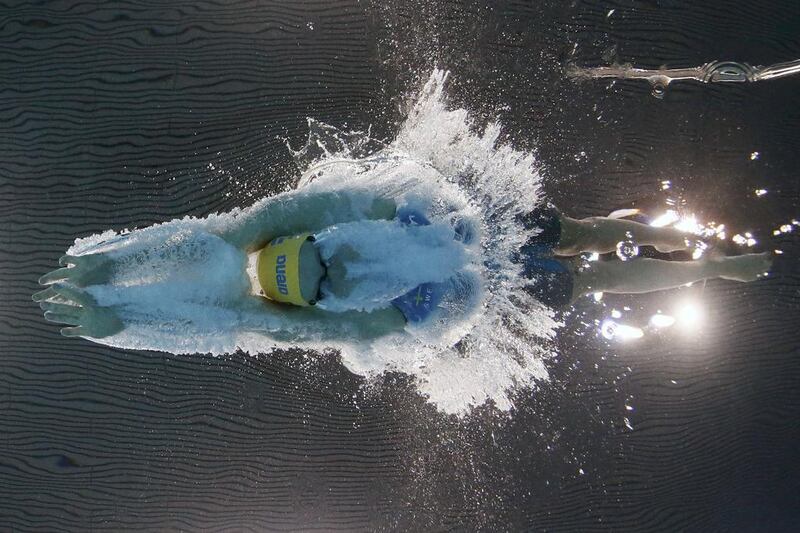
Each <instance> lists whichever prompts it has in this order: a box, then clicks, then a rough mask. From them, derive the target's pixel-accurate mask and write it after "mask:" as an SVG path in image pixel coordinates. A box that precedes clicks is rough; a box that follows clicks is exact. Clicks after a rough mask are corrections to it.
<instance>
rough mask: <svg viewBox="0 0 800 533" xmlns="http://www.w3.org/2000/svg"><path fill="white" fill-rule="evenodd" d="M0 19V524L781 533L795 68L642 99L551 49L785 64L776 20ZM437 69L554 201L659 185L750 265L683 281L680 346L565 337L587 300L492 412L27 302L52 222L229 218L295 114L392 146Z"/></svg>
mask: <svg viewBox="0 0 800 533" xmlns="http://www.w3.org/2000/svg"><path fill="white" fill-rule="evenodd" d="M611 9H614V13H613V14H612V15H611V16H607V14H608V12H609V10H611ZM0 14H2V19H1V20H2V24H0V38H2V43H3V47H2V56H0V57H2V61H0V79H1V80H2V85H0V118H1V119H2V120H0V129H2V137H1V138H0V139H2V143H1V144H0V151H1V152H0V154H1V157H0V190H1V191H2V196H0V254H2V255H1V256H0V257H2V262H0V295H2V298H1V299H0V301H2V304H0V430H1V431H2V435H1V436H0V530H4V531H5V530H9V531H17V530H27V531H58V530H68V531H86V530H95V529H97V530H148V531H152V530H178V529H183V530H190V531H193V530H202V529H204V530H226V529H227V530H234V531H236V530H252V531H262V530H272V529H275V530H321V531H327V530H343V531H349V530H411V531H427V530H487V531H501V530H510V531H522V530H534V531H543V530H547V531H605V530H624V531H635V530H638V531H679V530H686V531H791V530H796V529H798V527H800V512H799V511H798V509H800V497H799V496H798V494H800V482H798V475H800V466H798V465H800V461H798V453H797V445H796V443H797V441H798V438H800V423H799V422H798V420H800V418H799V417H798V415H800V389H798V386H797V383H798V377H800V362H798V355H800V353H798V339H800V332H798V328H797V324H798V323H800V321H799V320H798V319H800V312H799V309H798V308H799V307H800V305H799V302H800V299H798V290H800V283H799V282H798V268H797V260H798V240H797V237H796V233H791V234H784V235H780V236H775V237H773V236H772V231H773V229H775V228H776V227H778V226H780V225H781V224H784V223H786V222H787V221H789V220H791V219H792V218H797V217H798V215H800V206H798V198H799V197H800V194H799V193H800V190H799V189H800V180H798V178H797V169H798V167H800V134H798V126H800V106H798V96H797V95H798V91H799V90H800V77H796V78H795V79H791V78H787V79H785V80H774V81H769V82H759V83H755V84H741V85H724V86H722V85H701V84H696V83H691V82H682V83H678V84H676V85H675V86H673V87H671V88H670V89H669V91H668V93H667V95H666V97H665V98H664V99H663V100H658V99H655V98H653V97H651V96H650V94H649V92H650V89H649V87H648V86H647V84H646V83H644V82H641V81H624V82H617V83H615V84H611V83H609V82H607V81H600V80H597V81H591V82H582V83H576V82H574V81H572V80H568V79H567V78H566V77H565V75H564V66H565V65H566V64H567V62H569V61H572V62H576V63H578V64H585V65H599V64H607V63H608V62H609V61H613V60H616V61H619V62H632V63H635V64H636V65H637V66H642V67H650V68H654V67H658V66H660V65H667V66H670V67H678V66H681V67H685V66H696V65H699V64H702V63H705V62H707V61H710V60H714V59H728V60H737V61H746V62H748V63H751V64H769V63H775V62H779V61H788V60H793V59H798V58H800V5H799V4H797V3H796V2H789V1H782V2H771V3H753V2H738V1H737V2H715V3H713V4H708V3H695V2H667V1H628V2H610V3H599V2H572V3H569V2H560V1H548V2H537V3H530V4H529V3H525V2H519V3H515V2H507V3H502V4H497V3H490V2H486V3H480V2H446V3H445V2H431V3H425V2H404V1H402V0H401V1H398V2H391V3H386V4H384V3H382V2H381V3H378V2H375V3H372V4H370V3H359V2H339V1H337V2H303V3H297V2H284V3H273V2H268V3H261V2H229V3H212V2H194V3H180V2H177V3H169V4H163V5H160V4H157V3H149V2H121V3H116V4H114V5H113V6H112V5H110V4H102V3H101V4H96V3H82V2H54V3H46V4H42V3H32V2H31V3H7V4H4V5H3V6H2V8H1V9H0ZM576 44H577V48H575V45H576ZM435 65H439V66H441V67H444V68H447V69H450V70H451V72H452V78H451V84H450V88H449V94H450V96H451V98H452V99H453V101H454V102H455V103H456V104H458V105H462V106H464V107H466V108H467V109H469V110H470V111H471V112H472V113H473V114H474V115H475V116H476V117H478V120H479V121H480V120H488V119H491V118H494V117H497V118H499V120H500V121H501V122H502V123H503V125H504V128H505V129H504V132H505V137H506V138H507V141H508V142H510V143H512V144H513V145H514V146H516V147H517V148H524V149H529V150H534V151H535V152H536V153H537V154H538V155H539V158H540V161H541V165H542V172H543V173H544V174H545V176H546V178H547V179H546V185H545V188H546V190H547V193H548V195H549V196H550V197H551V198H552V199H553V200H554V201H555V202H556V203H557V204H558V205H559V206H561V208H562V209H563V210H564V211H566V212H567V213H569V214H572V215H574V216H589V215H602V214H606V213H608V212H609V211H611V210H613V209H618V208H621V207H632V206H636V207H641V208H645V209H650V210H653V209H659V208H662V207H663V206H664V200H665V198H666V193H664V192H663V191H662V190H661V188H660V184H661V182H662V180H670V181H671V182H672V189H671V191H672V193H673V196H676V197H680V198H683V199H684V200H685V201H686V202H687V204H688V205H690V206H691V207H692V209H693V210H694V211H695V212H696V213H697V214H698V215H699V216H700V217H701V218H702V219H704V220H710V219H713V220H717V221H724V222H725V223H726V225H728V227H730V228H732V229H735V230H736V231H751V232H753V234H754V235H755V236H756V237H757V238H758V240H759V242H760V244H759V246H760V247H763V248H765V249H773V248H780V249H782V250H783V251H784V255H783V256H781V257H780V258H779V261H778V262H777V263H776V276H775V277H774V278H773V279H770V280H766V281H759V282H756V283H754V284H751V285H746V286H745V285H733V284H731V283H723V282H716V281H713V282H709V283H707V284H706V285H705V286H704V287H703V288H702V297H703V300H704V301H705V302H706V312H707V314H708V319H707V323H706V325H705V326H704V328H703V330H702V332H701V333H699V334H696V335H693V336H680V335H664V336H648V337H646V338H644V339H641V340H640V341H639V342H636V343H632V344H627V345H621V344H613V343H609V342H607V341H605V340H604V339H602V338H600V337H598V336H597V335H596V334H595V329H596V328H595V327H594V326H593V321H594V320H595V319H600V318H602V317H603V316H604V315H603V311H602V310H601V309H600V308H598V307H597V306H595V305H593V304H591V303H590V302H588V301H587V302H584V303H581V304H580V305H578V306H577V308H576V309H575V311H574V312H573V313H572V315H571V316H570V317H568V318H567V325H566V326H565V328H564V329H563V331H562V332H561V335H560V337H559V339H558V341H557V342H558V345H559V348H560V353H561V355H560V356H559V357H558V359H557V360H555V361H552V362H551V363H550V365H549V368H550V371H551V374H552V379H551V381H550V382H548V383H543V384H542V385H541V386H540V387H539V388H538V389H537V390H534V391H530V390H527V391H520V392H519V395H518V398H517V401H516V409H515V410H514V411H512V412H511V413H509V414H500V413H497V412H496V411H494V410H492V409H491V408H481V409H478V410H476V411H475V412H474V413H472V414H471V415H469V416H467V417H466V418H464V419H463V420H460V419H455V418H452V417H447V416H445V415H443V414H441V413H438V412H437V411H436V410H435V409H434V408H433V407H431V406H430V405H429V404H427V403H426V402H425V401H424V399H422V398H420V397H419V396H418V395H416V394H415V393H414V390H413V385H412V384H411V383H410V382H409V379H408V378H407V377H405V376H402V375H387V376H386V378H385V380H384V381H383V382H382V383H380V384H378V385H375V386H374V387H372V388H370V389H369V390H365V389H364V388H363V387H362V385H363V381H362V380H361V379H360V378H358V377H357V376H353V375H351V374H349V373H348V372H347V371H346V370H345V369H344V368H343V367H342V366H341V365H340V364H339V363H338V362H337V361H336V359H335V358H333V357H331V356H330V355H320V354H303V353H300V352H297V353H285V354H280V355H277V356H246V355H243V354H234V355H231V356H229V357H225V358H213V357H210V356H203V355H197V356H194V357H178V356H173V355H169V354H160V353H149V352H135V351H125V350H115V349H110V348H106V347H103V346H99V345H96V344H92V343H90V342H88V341H84V340H65V339H63V338H62V337H60V336H59V335H58V331H57V328H56V327H54V326H53V325H51V324H48V323H46V322H45V321H44V320H43V319H42V317H41V312H40V310H39V308H38V306H37V305H36V304H34V303H32V302H31V301H30V295H31V294H32V293H33V292H34V291H35V290H37V284H36V279H37V278H38V276H39V275H41V274H42V273H44V272H46V271H48V270H50V269H51V268H52V267H53V266H54V264H55V260H56V259H57V258H58V257H59V256H60V255H61V253H62V252H63V250H65V249H66V248H67V247H68V246H69V244H71V242H72V240H73V239H74V238H75V237H76V236H84V235H88V234H91V233H95V232H98V231H102V230H105V229H108V228H114V229H121V228H125V227H130V228H132V227H137V226H139V227H140V226H144V225H148V224H152V223H156V222H161V221H164V220H169V219H172V218H176V217H182V216H184V215H186V214H193V215H198V216H203V215H206V214H208V213H211V212H214V211H221V210H227V209H230V208H232V207H234V206H246V205H249V204H250V203H252V201H253V200H255V199H257V198H260V197H262V196H265V195H268V194H271V193H274V192H276V191H278V190H280V189H281V188H282V187H283V186H284V185H285V184H286V183H291V182H292V181H293V179H294V178H295V176H296V172H297V169H296V168H295V167H294V164H293V162H292V159H291V157H290V154H289V153H288V151H287V150H286V148H285V146H284V140H283V139H289V141H290V142H292V143H293V144H294V145H295V146H297V145H299V144H301V143H302V141H303V140H304V138H305V135H306V128H307V126H306V117H309V116H310V117H314V118H317V119H319V120H322V121H324V122H326V123H329V124H334V125H344V124H347V125H348V127H353V128H362V129H363V128H366V127H367V126H370V125H371V126H372V128H373V131H374V132H376V133H377V134H378V136H384V137H387V138H390V137H391V136H392V134H393V132H394V131H395V130H396V128H397V124H398V123H399V122H400V121H401V120H402V118H403V116H404V110H405V108H404V105H405V104H406V102H408V95H410V94H413V93H414V92H415V91H416V90H417V89H418V88H419V86H420V84H421V83H422V82H423V81H424V80H425V79H426V78H427V76H428V74H429V72H430V69H431V68H432V67H434V66H435ZM582 152H583V153H582ZM753 152H759V154H760V157H759V158H758V159H755V160H751V158H750V154H752V153H753ZM209 164H211V165H213V167H214V168H213V169H212V168H210V167H209ZM757 188H764V189H767V190H768V191H769V193H768V194H767V195H765V196H763V197H756V196H755V195H754V194H753V191H754V190H755V189H757ZM691 290H693V291H699V290H700V289H698V288H692V289H691ZM693 294H694V293H693ZM659 298H663V295H652V296H643V297H638V298H632V297H630V298H629V297H617V298H616V299H612V300H608V304H609V305H611V306H615V307H621V306H625V305H628V306H630V307H632V308H633V309H634V310H635V309H637V308H640V307H644V308H647V307H652V306H657V305H658V304H659ZM582 322H587V323H589V324H590V326H585V325H583V323H582ZM626 406H630V407H633V410H632V411H631V410H628V409H627V408H626ZM626 419H627V422H628V424H626ZM628 425H630V426H631V427H632V428H633V429H630V428H629V427H628Z"/></svg>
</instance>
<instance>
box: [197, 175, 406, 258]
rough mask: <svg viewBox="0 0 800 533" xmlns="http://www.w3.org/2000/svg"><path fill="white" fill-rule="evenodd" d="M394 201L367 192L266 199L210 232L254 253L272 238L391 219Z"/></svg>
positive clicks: (308, 193)
mask: <svg viewBox="0 0 800 533" xmlns="http://www.w3.org/2000/svg"><path fill="white" fill-rule="evenodd" d="M396 209H397V205H396V204H395V202H394V200H391V199H388V198H381V197H376V196H375V195H373V194H370V193H369V192H367V191H363V190H350V191H346V192H312V191H290V192H286V193H282V194H279V195H277V196H273V197H270V198H265V199H264V200H261V201H259V202H257V203H256V204H255V205H253V206H251V207H249V208H247V209H244V210H242V211H240V212H238V213H235V214H234V217H233V220H229V219H223V218H222V217H220V218H216V219H212V223H211V224H212V225H211V228H210V229H211V231H212V232H213V233H215V234H217V235H219V236H220V237H222V238H223V239H225V240H226V241H228V242H229V243H231V244H233V245H234V246H236V247H238V248H241V249H244V250H245V251H247V252H254V251H256V250H259V249H261V248H263V247H264V246H266V244H267V243H268V242H269V241H270V240H271V239H273V238H275V237H279V236H282V235H296V234H298V233H304V232H315V231H319V230H322V229H324V228H327V227H328V226H332V225H334V224H341V223H343V222H351V221H354V220H363V219H387V220H388V219H392V218H394V216H395V211H396Z"/></svg>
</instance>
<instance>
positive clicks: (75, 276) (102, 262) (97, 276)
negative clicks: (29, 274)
mask: <svg viewBox="0 0 800 533" xmlns="http://www.w3.org/2000/svg"><path fill="white" fill-rule="evenodd" d="M58 264H59V265H61V266H62V267H63V268H59V269H57V270H53V271H52V272H48V273H47V274H45V275H44V276H42V277H41V278H39V284H40V285H50V284H52V283H55V282H69V283H71V284H72V285H75V286H76V287H88V286H89V285H102V284H104V283H108V281H109V280H110V279H111V277H112V275H113V273H114V272H113V267H114V261H113V260H112V259H111V258H110V257H108V256H107V255H106V254H88V255H77V256H76V255H64V256H62V257H61V258H60V259H59V260H58Z"/></svg>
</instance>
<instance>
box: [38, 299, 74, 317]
mask: <svg viewBox="0 0 800 533" xmlns="http://www.w3.org/2000/svg"><path fill="white" fill-rule="evenodd" d="M39 307H41V308H42V309H43V310H44V311H50V312H53V313H55V314H57V315H61V316H68V317H73V318H75V319H76V320H77V319H78V318H80V316H81V313H82V311H83V309H82V308H80V307H75V306H74V305H67V304H60V303H56V302H42V303H40V304H39Z"/></svg>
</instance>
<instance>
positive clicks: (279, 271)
mask: <svg viewBox="0 0 800 533" xmlns="http://www.w3.org/2000/svg"><path fill="white" fill-rule="evenodd" d="M312 240H313V237H311V234H309V233H303V234H301V235H296V236H294V237H278V238H276V239H273V240H272V242H270V243H269V244H267V246H265V247H264V248H263V249H262V250H261V252H260V253H259V254H258V262H257V263H256V270H257V272H258V282H259V284H260V285H261V288H262V290H263V291H264V296H266V297H267V298H269V299H270V300H275V301H276V302H283V303H287V304H294V305H300V306H307V305H312V304H313V303H314V298H315V297H316V292H317V289H318V287H319V278H320V277H321V276H322V268H323V267H322V266H321V263H320V261H319V254H318V252H317V251H316V249H315V248H314V246H313V245H312V244H311V241H312ZM303 262H305V263H309V262H311V263H314V262H315V263H316V265H314V266H316V267H317V269H319V274H318V275H316V276H312V277H316V278H317V279H316V280H314V281H315V286H313V288H312V286H307V287H301V275H300V266H301V263H303ZM304 277H308V276H307V275H306V276H304ZM305 285H308V282H306V283H305ZM303 289H305V290H303ZM304 293H305V294H304Z"/></svg>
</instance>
